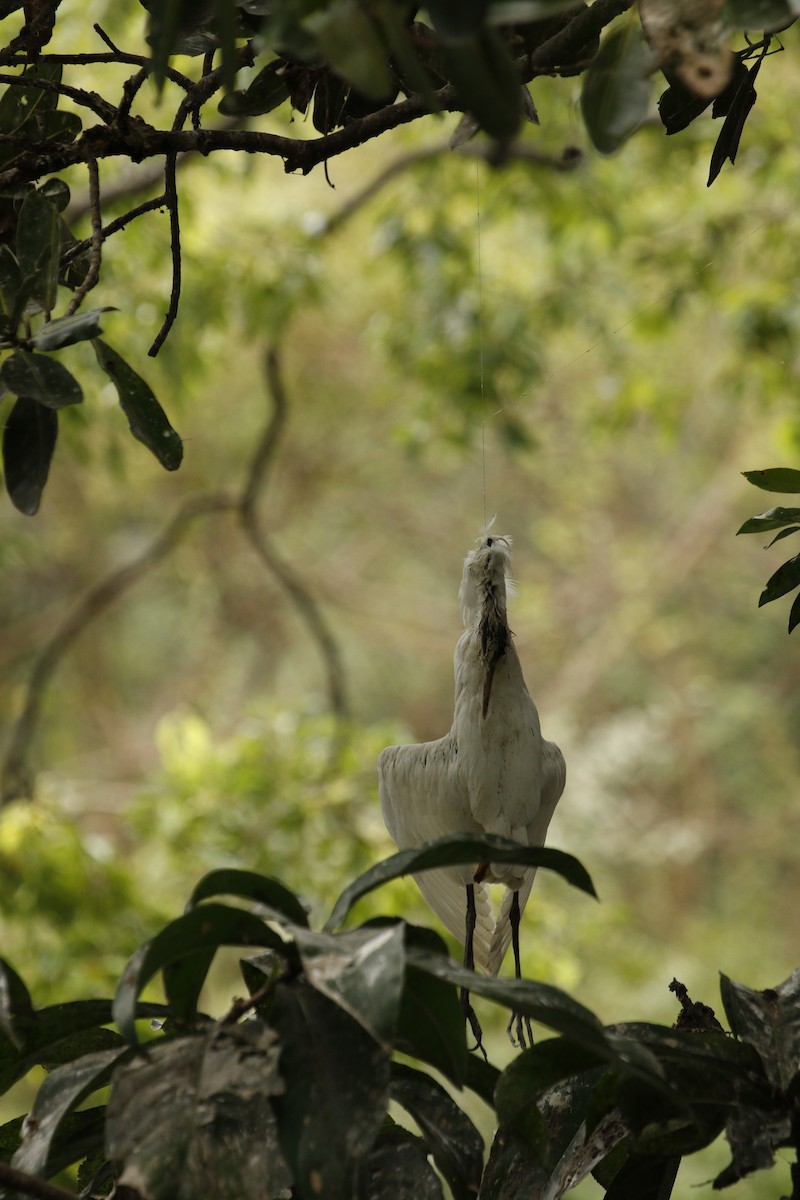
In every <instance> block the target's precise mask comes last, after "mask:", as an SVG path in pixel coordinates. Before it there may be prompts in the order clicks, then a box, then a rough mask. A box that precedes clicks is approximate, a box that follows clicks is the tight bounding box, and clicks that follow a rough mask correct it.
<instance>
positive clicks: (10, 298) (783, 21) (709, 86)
mask: <svg viewBox="0 0 800 1200" xmlns="http://www.w3.org/2000/svg"><path fill="white" fill-rule="evenodd" d="M630 3H631V0H598V2H596V3H595V4H593V5H592V6H591V7H587V6H585V5H584V4H582V3H578V4H575V3H569V2H568V0H512V2H508V0H488V2H487V3H482V4H474V5H467V6H465V5H463V4H462V3H461V0H437V2H436V3H432V4H428V5H427V6H426V7H425V8H424V9H423V10H419V11H418V9H417V6H415V5H413V4H412V5H408V4H406V3H403V2H401V0H380V2H379V3H371V4H368V5H367V4H363V3H361V2H360V0H316V2H314V3H310V4H305V3H303V4H301V3H297V0H280V2H279V3H276V4H260V3H252V2H251V0H217V2H215V3H213V4H200V5H187V4H181V3H176V2H175V0H150V3H148V4H147V5H146V8H147V12H148V17H147V25H146V30H145V37H144V39H143V37H142V31H141V30H140V31H139V32H138V33H137V35H136V37H137V44H136V48H135V50H134V51H130V50H127V49H121V48H119V47H118V46H117V45H116V44H115V43H114V42H113V41H112V40H111V38H110V37H109V35H108V34H106V33H105V32H104V31H103V30H100V29H99V28H98V29H97V30H96V32H97V34H98V36H100V37H102V39H103V42H104V43H105V47H106V50H105V51H104V52H103V53H102V54H98V53H93V52H91V51H90V50H88V49H87V50H84V51H83V53H81V54H80V55H78V56H75V55H69V54H67V55H65V54H63V53H62V52H60V51H59V49H58V37H59V30H60V26H59V22H60V20H61V19H62V18H61V14H60V13H59V12H58V11H57V6H51V5H49V4H44V5H42V6H41V9H40V7H38V6H37V7H36V13H35V15H34V14H33V13H32V12H29V10H28V7H27V6H25V5H23V4H21V3H20V4H17V3H12V4H11V5H10V6H7V7H6V8H5V9H4V10H3V14H4V16H5V17H6V18H7V19H8V22H9V26H13V24H14V22H13V19H12V17H13V14H15V13H18V12H19V11H20V10H22V13H21V19H22V24H21V26H20V27H18V28H17V29H16V30H15V29H13V28H11V27H9V29H8V34H9V40H8V43H7V46H6V48H5V49H3V50H0V64H2V65H5V66H7V67H10V68H11V69H12V72H16V73H11V74H5V75H4V76H3V80H4V82H5V83H6V85H7V90H6V92H5V93H4V95H3V96H2V98H0V141H1V143H2V144H0V229H1V230H2V255H0V305H2V309H1V311H0V349H5V350H6V351H7V352H8V357H7V358H6V359H5V361H4V362H3V363H2V366H0V384H2V387H3V389H4V394H5V393H8V394H9V395H10V396H13V397H14V404H13V407H12V408H11V410H10V412H9V414H8V416H7V419H6V423H5V429H4V438H3V461H4V470H5V479H6V489H7V491H8V493H9V496H10V498H11V500H12V503H13V504H14V505H15V506H16V507H17V508H18V509H19V510H20V511H21V512H23V513H26V514H29V515H32V514H34V513H36V512H37V511H38V509H39V506H40V502H41V497H42V493H43V489H44V487H45V484H46V482H47V478H48V474H49V470H50V464H51V461H52V457H53V454H54V451H55V447H56V442H57V437H58V430H59V424H60V416H59V413H60V410H61V409H63V408H65V407H67V406H69V405H75V404H80V403H81V402H82V400H83V391H82V388H81V385H80V384H79V383H78V381H77V380H76V378H75V377H74V375H73V374H72V372H71V370H70V369H69V367H68V366H66V365H65V364H64V362H63V361H62V351H64V349H65V348H68V347H70V346H71V345H74V344H76V343H80V342H83V341H88V342H91V343H92V345H93V346H94V348H95V352H96V355H97V362H98V365H99V367H100V369H101V371H103V372H105V374H106V375H107V376H108V378H109V379H110V380H111V381H112V383H113V384H114V386H115V388H116V389H117V392H118V396H119V402H120V405H121V407H122V409H123V412H124V414H125V416H126V417H127V419H128V422H129V425H130V430H131V433H132V435H133V436H134V437H135V438H137V439H138V440H139V441H141V442H143V443H144V444H145V445H146V446H147V447H148V449H150V450H151V451H152V453H153V454H155V456H156V457H157V459H158V461H159V462H160V463H161V464H162V465H163V466H164V467H165V468H167V469H168V470H174V469H175V468H177V467H178V466H179V465H180V462H181V459H182V455H183V446H182V442H181V439H180V438H179V436H178V434H177V433H176V432H175V430H174V429H173V428H172V425H171V423H170V421H169V418H168V417H167V415H166V413H165V412H164V410H163V408H162V407H161V405H160V403H159V401H158V400H157V399H156V397H155V395H154V393H153V390H152V388H151V386H150V385H149V384H148V383H147V382H146V381H145V379H144V378H143V377H142V376H141V375H140V374H139V372H138V371H137V370H135V369H134V368H133V367H132V366H130V365H129V364H128V363H127V362H126V361H125V360H124V358H122V357H121V356H120V354H119V353H118V351H116V350H114V349H112V348H111V347H110V346H108V345H107V344H106V343H105V342H103V341H102V340H101V339H100V337H99V333H100V320H101V317H102V314H103V313H104V312H106V311H108V309H107V307H97V308H94V309H87V310H83V311H80V309H81V306H82V304H83V302H84V300H85V298H86V296H87V295H88V293H89V291H90V290H92V289H93V288H95V287H96V286H97V284H98V282H99V281H100V278H101V272H102V250H103V245H104V242H105V241H106V240H107V239H108V238H109V237H111V236H113V235H114V234H115V233H118V232H119V231H121V230H122V229H125V228H126V227H127V226H128V225H129V224H130V223H131V222H132V221H133V220H135V219H136V218H138V217H140V216H142V215H144V214H145V213H147V212H152V211H153V210H154V209H155V208H158V207H160V206H161V205H164V206H165V207H166V208H167V209H168V210H169V213H170V239H171V253H172V289H171V296H170V302H169V306H168V309H167V314H166V316H165V319H164V322H163V324H162V327H161V329H160V331H159V333H158V335H157V336H156V338H155V340H154V342H153V344H152V346H151V350H150V353H151V354H152V355H155V354H156V353H158V351H159V350H160V348H161V346H162V345H163V343H164V341H165V340H166V338H167V336H168V334H169V332H170V330H171V328H172V325H173V324H174V321H175V319H176V316H177V313H178V306H179V303H180V296H181V275H182V272H181V225H180V217H179V194H178V184H177V174H176V171H177V161H178V158H177V156H178V155H179V154H181V153H186V152H190V151H200V152H201V153H203V154H204V155H208V154H209V153H211V152H212V151H216V150H226V149H227V150H239V151H247V152H258V153H264V154H272V155H275V156H277V157H279V158H280V159H282V160H283V162H284V164H285V166H286V169H287V170H302V171H303V172H307V171H309V170H311V169H312V167H313V166H315V165H317V164H319V163H322V162H325V163H326V164H327V163H328V162H329V161H330V160H331V159H332V158H334V157H335V156H337V155H339V154H342V153H344V152H345V151H346V150H348V149H351V148H353V147H354V146H357V145H360V144H363V143H364V142H365V141H368V140H372V139H374V138H375V137H378V136H381V135H382V134H385V133H388V132H389V131H391V130H393V129H396V128H397V127H398V126H399V125H402V124H407V123H408V122H410V121H414V120H417V119H419V118H421V117H424V116H425V115H429V114H435V113H441V112H446V111H456V112H462V113H464V114H465V120H464V123H463V124H462V128H461V129H460V131H459V132H458V133H457V135H456V138H455V143H454V144H456V145H458V144H461V143H462V142H463V141H464V140H465V139H467V138H468V137H470V136H471V135H472V134H473V133H474V132H475V130H476V129H481V130H482V131H483V132H484V133H486V134H487V135H488V136H489V137H490V138H492V139H494V140H495V141H496V142H497V143H498V147H499V148H498V150H497V151H496V153H497V155H499V156H500V157H502V156H503V155H508V154H509V153H510V150H509V144H510V143H511V142H512V140H513V139H514V138H516V137H517V135H518V133H519V130H520V125H521V122H522V120H523V118H527V119H528V121H530V122H538V119H539V118H538V115H537V113H536V109H535V107H534V105H533V103H532V101H531V99H530V96H529V95H528V92H527V85H528V84H529V83H530V82H531V80H533V79H536V78H537V77H539V76H555V77H558V78H566V79H569V78H570V77H571V76H573V75H575V74H579V75H583V87H582V111H583V114H584V118H585V121H586V127H587V130H588V133H589V135H590V137H591V139H592V142H593V144H594V145H595V147H596V148H597V149H598V150H600V151H601V152H602V153H611V152H613V151H614V150H616V149H618V148H619V147H620V146H621V145H622V144H623V142H625V141H626V140H627V139H628V138H629V137H630V135H631V134H632V133H633V132H634V131H635V130H636V129H637V128H638V127H639V126H640V125H641V123H642V122H643V120H644V118H645V116H646V114H647V110H648V107H649V104H650V96H651V91H652V84H651V76H652V74H653V70H654V69H656V68H658V69H660V70H661V71H662V73H663V75H664V76H665V77H666V80H667V82H668V85H669V86H668V88H667V90H666V92H664V94H663V95H662V98H661V103H660V113H661V117H662V120H663V122H664V125H665V128H666V130H667V132H668V133H677V132H680V131H682V130H684V129H685V128H687V126H688V125H689V124H690V123H691V121H693V120H694V119H695V118H696V117H698V116H699V115H700V114H701V113H702V112H704V111H705V109H706V108H707V107H708V106H709V105H712V104H713V109H712V111H713V116H715V117H724V123H723V126H722V130H721V132H720V135H719V138H718V140H717V144H716V147H715V150H714V153H713V155H712V161H711V172H710V177H709V182H711V181H712V180H713V179H714V178H716V176H717V175H718V173H719V171H720V169H721V167H722V165H723V163H724V162H725V161H726V160H727V159H730V161H731V162H733V161H734V159H735V157H736V153H737V150H738V147H739V143H740V140H741V136H742V132H743V129H744V125H745V121H746V120H747V118H748V116H749V114H750V112H751V110H752V108H753V105H754V104H755V100H756V92H755V81H756V77H757V76H758V73H759V71H760V70H761V67H762V64H763V62H764V60H765V58H766V56H767V55H768V54H769V53H770V52H771V51H772V49H774V48H779V44H778V43H777V41H776V37H775V36H774V35H773V33H772V32H770V31H774V30H776V29H781V30H782V29H784V28H786V27H788V26H789V25H790V24H791V23H792V22H793V20H794V19H795V18H794V13H793V10H792V6H791V5H790V4H789V3H785V4H784V3H783V2H782V0H770V3H768V4H765V5H758V4H747V3H743V2H742V0H728V2H727V3H726V4H725V5H724V6H722V12H721V14H720V13H719V12H718V11H717V10H718V7H719V6H717V5H712V4H710V3H709V4H708V5H707V6H706V9H704V10H701V11H700V12H699V13H694V14H693V15H692V17H691V20H689V19H688V18H686V17H685V15H684V14H682V11H681V8H680V5H675V7H674V9H673V7H672V5H670V6H667V7H666V8H665V7H664V6H652V5H648V4H644V5H641V6H640V8H639V10H637V15H633V13H632V11H629V10H630ZM659 7H660V11H656V9H659ZM423 17H424V18H425V19H426V20H427V21H429V22H430V24H426V23H425V20H423V19H421V18H423ZM754 27H756V28H758V29H765V30H766V31H767V32H765V33H764V36H763V37H762V39H761V40H760V41H757V42H753V41H752V40H751V39H747V38H746V39H745V44H744V45H743V46H742V47H741V48H733V49H732V48H731V46H730V45H729V43H730V40H731V35H732V34H733V33H734V32H735V31H747V30H748V29H751V28H754ZM606 28H608V32H607V34H606V35H605V36H604V38H603V41H602V45H601V44H600V35H601V34H603V33H604V31H605V30H606ZM720 30H722V33H720ZM51 45H52V46H54V47H55V49H54V50H51V49H50V47H51ZM183 58H188V59H189V60H190V63H189V66H188V67H187V71H188V72H189V73H188V74H187V73H185V72H184V71H183V70H178V69H177V68H176V67H175V65H174V63H175V61H176V60H178V59H183ZM191 60H194V61H195V62H196V61H197V60H199V61H200V63H201V67H200V71H199V73H198V71H197V69H196V68H195V66H194V63H193V62H192V61H191ZM215 62H216V65H215ZM87 64H98V65H99V64H103V65H108V66H114V65H117V66H120V67H124V68H127V69H131V68H134V67H135V68H136V69H135V71H134V72H133V73H132V74H131V75H130V76H129V78H128V79H127V81H126V83H125V85H124V87H123V89H122V98H121V99H118V98H117V95H116V93H115V92H114V91H113V89H112V88H107V89H106V94H105V95H102V94H99V93H98V92H96V91H93V90H88V89H86V88H85V87H82V86H81V77H80V70H81V69H82V68H83V67H85V66H86V65H87ZM745 64H751V65H749V66H746V65H745ZM71 69H72V70H75V71H76V74H75V82H74V83H71V82H69V81H68V80H69V79H70V78H72V74H71ZM150 75H152V77H153V79H154V81H155V84H156V88H157V89H158V92H159V94H160V95H162V98H163V97H165V96H166V93H167V89H170V93H171V94H173V93H174V92H175V90H176V89H177V92H178V93H179V94H180V99H179V100H178V101H177V104H176V107H175V112H174V118H173V120H172V122H171V125H170V126H169V127H168V128H158V126H157V125H156V124H154V123H153V114H152V113H151V111H150V108H149V107H148V105H147V102H146V98H145V97H146V89H144V88H143V84H144V83H145V81H146V79H147V78H148V76H150ZM220 94H221V95H220ZM215 99H216V101H217V105H218V109H219V116H217V115H216V114H212V115H211V117H210V119H209V117H208V110H209V106H210V105H211V103H212V101H214V100H215ZM282 105H289V106H290V107H291V110H292V111H297V112H299V113H305V112H306V111H307V110H310V111H313V124H314V127H315V129H316V131H317V133H318V134H319V136H318V137H316V138H311V139H305V138H299V137H294V138H287V137H285V136H279V135H276V134H272V133H270V132H262V131H259V130H253V131H251V130H248V129H245V128H243V125H245V124H246V123H247V122H248V121H251V120H258V119H259V118H263V117H265V116H268V115H269V114H270V113H272V112H273V111H275V110H277V109H278V108H279V107H280V106H282ZM87 117H88V118H89V119H91V118H95V119H99V124H98V123H96V124H91V123H86V119H87ZM220 117H221V118H222V120H221V121H220ZM187 126H191V127H190V128H187ZM161 155H163V156H165V157H166V166H165V170H164V191H163V194H162V195H161V196H159V197H156V198H155V199H152V200H148V201H146V202H144V203H143V204H140V205H136V206H134V208H132V209H129V210H128V211H127V212H126V213H124V214H122V215H121V216H119V217H117V218H116V219H115V220H113V221H111V222H109V223H107V224H105V225H104V224H103V221H102V214H101V204H102V200H103V196H102V191H101V187H100V181H99V172H98V162H99V161H101V160H103V159H104V158H108V157H112V156H114V157H119V156H123V157H127V158H128V159H130V160H131V161H133V162H141V161H143V160H145V159H149V158H152V157H156V156H161ZM79 165H84V166H85V167H86V170H87V173H88V177H89V191H90V207H91V218H92V232H91V236H90V237H89V238H86V239H84V240H82V241H79V240H77V239H76V238H75V236H74V235H73V233H72V231H71V229H70V226H69V224H68V221H67V218H66V216H65V212H66V210H67V209H68V206H69V203H70V186H69V184H68V183H67V181H66V180H65V179H63V178H62V174H63V173H64V172H69V171H70V169H73V168H75V167H76V166H79ZM62 308H63V311H62ZM55 314H59V315H55ZM64 357H66V358H67V360H69V355H66V356H64ZM510 428H511V427H510Z"/></svg>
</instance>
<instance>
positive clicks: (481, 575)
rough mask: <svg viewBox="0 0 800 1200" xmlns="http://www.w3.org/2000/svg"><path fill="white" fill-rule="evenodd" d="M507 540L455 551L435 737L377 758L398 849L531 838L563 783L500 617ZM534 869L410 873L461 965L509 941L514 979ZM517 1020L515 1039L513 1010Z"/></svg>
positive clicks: (495, 962)
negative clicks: (467, 838)
mask: <svg viewBox="0 0 800 1200" xmlns="http://www.w3.org/2000/svg"><path fill="white" fill-rule="evenodd" d="M510 548H511V539H510V538H508V537H497V536H492V535H490V534H489V533H488V532H486V531H485V532H484V533H483V534H482V536H481V537H480V538H478V541H477V549H476V550H471V551H470V552H469V553H468V554H467V557H466V559H465V560H464V573H463V577H462V581H461V589H460V592H459V600H460V603H461V616H462V619H463V622H464V632H463V633H462V635H461V637H460V638H459V641H458V644H457V646H456V650H455V662H454V668H455V711H454V715H453V724H452V726H451V728H450V732H449V733H447V734H445V736H444V737H442V738H439V740H438V741H435V742H424V743H422V744H420V745H413V746H388V747H387V748H386V749H385V750H383V751H382V752H381V755H380V757H379V759H378V780H379V784H380V797H381V807H382V810H383V818H384V821H385V822H386V827H387V829H388V830H389V833H390V834H391V835H392V837H393V838H394V840H395V842H396V843H397V846H398V849H400V850H405V849H407V848H409V847H416V846H421V845H422V844H423V843H425V842H428V841H430V840H432V839H434V838H439V837H443V836H445V835H447V834H456V833H471V834H476V835H481V834H498V835H500V836H502V837H506V838H511V839H513V840H514V841H516V842H521V843H522V844H524V845H527V846H541V845H543V844H544V840H545V837H546V834H547V828H548V826H549V824H550V820H551V818H552V816H553V813H554V811H555V807H556V804H557V803H558V800H559V798H560V796H561V793H562V792H563V790H564V783H565V780H566V766H565V763H564V757H563V755H562V753H561V751H560V750H559V748H558V746H556V745H555V744H554V743H553V742H547V741H545V740H544V739H543V738H542V734H541V730H540V726H539V714H538V713H537V711H536V706H535V704H534V703H533V700H532V699H531V697H530V695H529V694H528V689H527V687H526V686H525V680H524V678H523V676H522V667H521V666H520V661H519V658H518V656H517V652H516V649H515V648H514V643H513V641H512V633H511V630H510V629H509V627H508V616H507V611H506V580H507V579H508V577H509V571H510ZM535 874H536V870H535V868H526V867H521V866H516V865H513V864H505V863H478V862H476V863H473V864H470V865H467V866H454V867H439V868H436V869H435V870H430V871H425V872H421V873H420V874H418V875H415V877H414V878H415V880H416V882H417V884H418V886H419V889H420V891H421V892H422V894H423V896H424V897H425V899H426V901H427V902H428V904H429V905H430V907H431V908H432V909H433V911H434V912H435V913H436V915H437V916H438V917H439V918H440V919H441V920H442V922H443V923H444V924H445V925H446V927H447V928H448V929H449V930H450V932H451V933H452V934H453V935H454V937H457V938H458V939H459V941H461V942H462V943H463V944H464V951H465V953H464V963H465V965H466V966H468V967H470V968H472V967H473V966H478V967H479V968H480V969H481V970H483V971H485V972H486V973H487V974H490V975H496V974H497V972H498V971H499V969H500V965H501V963H502V961H503V958H504V957H505V954H506V951H507V950H508V946H509V943H513V949H514V966H515V971H516V976H517V978H519V977H520V959H519V921H520V917H521V914H522V911H523V909H524V908H525V905H526V903H527V900H528V897H529V895H530V891H531V887H532V885H533V880H534V876H535ZM496 883H499V884H503V885H504V886H505V888H506V892H505V895H504V896H503V899H502V903H501V905H500V909H499V912H498V913H496V914H495V912H494V910H493V907H492V903H491V899H490V894H489V885H490V884H496ZM462 1003H463V1004H464V1009H465V1013H466V1015H467V1017H468V1019H469V1021H470V1024H471V1026H472V1029H473V1032H474V1033H475V1036H476V1038H477V1040H478V1045H479V1046H480V1044H481V1037H480V1026H479V1025H478V1023H477V1019H476V1018H475V1016H474V1013H473V1011H472V1009H471V1007H470V1005H469V999H468V996H467V994H466V993H462ZM513 1021H514V1018H513V1017H512V1022H513ZM509 1030H511V1023H510V1024H509ZM516 1031H517V1036H518V1039H519V1041H520V1043H521V1044H522V1045H524V1044H525V1035H524V1031H523V1028H522V1025H521V1022H520V1020H519V1018H517V1019H516ZM528 1035H529V1037H530V1029H529V1028H528ZM512 1040H513V1037H512Z"/></svg>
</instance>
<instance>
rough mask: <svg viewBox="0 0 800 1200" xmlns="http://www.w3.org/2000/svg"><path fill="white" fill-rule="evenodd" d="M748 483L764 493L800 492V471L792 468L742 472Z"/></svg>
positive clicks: (769, 468)
mask: <svg viewBox="0 0 800 1200" xmlns="http://www.w3.org/2000/svg"><path fill="white" fill-rule="evenodd" d="M742 474H743V475H744V477H745V479H746V480H747V482H748V483H752V484H753V486H754V487H757V488H763V490H764V491H765V492H800V471H797V470H795V469H794V468H792V467H767V468H766V470H763V471H742Z"/></svg>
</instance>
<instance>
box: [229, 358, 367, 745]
mask: <svg viewBox="0 0 800 1200" xmlns="http://www.w3.org/2000/svg"><path fill="white" fill-rule="evenodd" d="M266 376H267V389H268V392H269V395H270V397H271V399H272V417H271V419H270V421H269V423H268V424H267V427H266V429H265V430H264V434H263V436H262V438H261V441H260V442H259V445H258V446H257V448H256V452H255V455H254V456H253V460H252V463H251V466H250V474H249V478H248V480H247V483H246V485H245V489H244V492H243V494H242V499H241V503H240V505H239V516H240V519H241V522H242V527H243V529H244V531H245V533H246V535H247V537H248V540H249V542H250V544H251V546H252V547H253V549H254V550H255V552H256V554H257V555H258V556H259V558H260V559H261V561H262V562H263V563H264V566H265V567H266V568H267V569H268V570H269V571H270V572H271V573H272V574H273V575H274V576H275V578H276V579H277V580H278V582H279V583H280V585H281V587H282V588H283V589H284V591H285V592H286V593H287V595H288V596H289V597H290V599H291V600H292V602H293V604H294V605H295V608H296V609H297V611H298V613H299V614H300V616H301V617H302V618H303V620H304V621H305V623H306V626H307V628H308V631H309V633H310V634H311V637H312V639H313V640H314V641H315V642H316V643H317V647H318V649H319V651H320V654H321V656H322V659H323V662H324V663H325V673H326V676H327V682H328V700H329V703H330V706H331V710H332V712H333V713H334V715H335V716H336V717H337V718H338V719H339V720H340V721H343V720H345V719H346V717H347V715H348V704H347V694H346V689H345V684H344V670H343V667H342V661H341V657H340V654H339V647H338V645H337V643H336V639H335V638H334V636H333V634H332V632H331V630H330V629H329V628H328V624H327V622H326V620H325V618H324V617H323V615H322V611H321V610H320V608H319V606H318V605H317V602H316V600H315V599H314V597H313V595H312V594H311V592H310V591H309V590H308V589H307V588H306V586H305V584H303V583H302V582H301V581H300V579H299V578H298V577H297V576H296V575H295V573H294V572H293V571H292V569H291V568H290V567H289V566H288V564H287V563H285V562H284V561H283V560H282V559H281V558H280V557H279V555H277V554H276V553H275V551H274V550H273V549H272V547H271V546H270V544H269V540H268V538H267V537H266V535H265V533H264V530H263V528H262V526H261V521H260V518H259V515H258V510H257V507H256V501H257V499H258V496H259V493H260V492H261V490H262V488H263V485H264V481H265V479H266V475H267V470H268V468H269V466H270V464H271V463H272V460H273V458H274V455H275V450H276V448H277V445H278V441H279V439H280V436H281V433H282V431H283V426H284V424H285V421H286V413H287V403H286V393H285V390H284V387H283V379H282V375H281V368H280V359H279V356H278V352H277V350H276V349H275V348H274V347H271V348H270V350H269V351H268V352H267V361H266Z"/></svg>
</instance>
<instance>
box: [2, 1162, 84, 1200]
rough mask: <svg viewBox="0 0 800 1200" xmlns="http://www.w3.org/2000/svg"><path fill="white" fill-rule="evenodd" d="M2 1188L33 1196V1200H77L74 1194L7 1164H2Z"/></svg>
mask: <svg viewBox="0 0 800 1200" xmlns="http://www.w3.org/2000/svg"><path fill="white" fill-rule="evenodd" d="M0 1187H3V1188H8V1190H9V1191H14V1192H20V1193H21V1194H22V1195H23V1196H32V1197H33V1200H75V1193H74V1192H67V1191H65V1190H64V1188H60V1187H56V1185H55V1184H54V1183H48V1182H47V1181H46V1180H45V1179H38V1178H37V1177H36V1176H35V1175H26V1174H25V1172H24V1171H18V1170H17V1168H16V1167H9V1166H8V1165H7V1164H6V1163H0Z"/></svg>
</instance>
